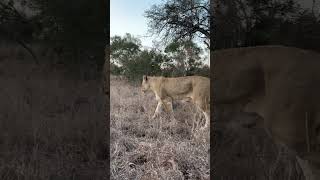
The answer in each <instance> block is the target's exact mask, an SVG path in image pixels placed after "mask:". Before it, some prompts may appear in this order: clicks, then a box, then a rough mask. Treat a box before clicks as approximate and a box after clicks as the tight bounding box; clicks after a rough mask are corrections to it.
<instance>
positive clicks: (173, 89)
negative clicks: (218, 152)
mask: <svg viewBox="0 0 320 180" xmlns="http://www.w3.org/2000/svg"><path fill="white" fill-rule="evenodd" d="M141 90H142V92H145V91H147V90H151V91H153V92H154V94H155V96H156V100H157V101H158V105H157V108H156V110H155V112H154V114H153V116H152V118H155V117H156V116H157V115H158V114H159V110H160V106H162V105H163V107H164V109H165V110H166V111H167V113H171V114H172V113H173V109H172V101H173V100H188V101H191V102H192V103H193V104H195V105H196V106H197V107H198V108H199V109H200V110H201V111H202V112H203V114H204V116H205V119H206V123H205V125H204V127H203V128H207V127H208V125H209V123H210V79H209V78H206V77H201V76H185V77H175V78H166V77H161V76H160V77H154V76H143V80H142V87H141Z"/></svg>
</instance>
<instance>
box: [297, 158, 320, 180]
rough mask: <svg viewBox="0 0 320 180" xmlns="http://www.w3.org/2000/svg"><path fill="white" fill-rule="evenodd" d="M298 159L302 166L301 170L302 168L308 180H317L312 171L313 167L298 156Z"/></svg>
mask: <svg viewBox="0 0 320 180" xmlns="http://www.w3.org/2000/svg"><path fill="white" fill-rule="evenodd" d="M296 159H297V162H298V163H299V165H300V168H301V170H302V172H303V175H304V177H305V178H306V180H315V179H316V178H315V176H314V174H313V172H312V170H311V166H310V164H309V162H308V161H307V160H304V159H301V158H300V157H298V156H296Z"/></svg>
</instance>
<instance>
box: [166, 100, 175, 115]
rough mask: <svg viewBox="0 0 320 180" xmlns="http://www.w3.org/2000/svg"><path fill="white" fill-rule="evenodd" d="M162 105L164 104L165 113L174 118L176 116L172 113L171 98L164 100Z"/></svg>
mask: <svg viewBox="0 0 320 180" xmlns="http://www.w3.org/2000/svg"><path fill="white" fill-rule="evenodd" d="M164 106H165V109H166V111H167V113H168V114H169V115H170V116H171V118H173V119H174V120H175V119H176V118H175V117H174V113H173V107H172V100H170V99H167V100H165V101H164Z"/></svg>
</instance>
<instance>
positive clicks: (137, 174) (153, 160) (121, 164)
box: [110, 76, 210, 180]
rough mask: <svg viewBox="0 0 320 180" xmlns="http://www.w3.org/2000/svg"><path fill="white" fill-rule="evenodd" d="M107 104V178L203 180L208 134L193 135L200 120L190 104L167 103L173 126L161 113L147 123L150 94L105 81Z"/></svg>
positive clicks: (136, 87) (153, 104) (122, 82)
mask: <svg viewBox="0 0 320 180" xmlns="http://www.w3.org/2000/svg"><path fill="white" fill-rule="evenodd" d="M110 104H111V105H110V111H111V113H110V117H111V122H110V127H111V129H110V153H111V154H110V158H111V162H110V163H111V165H110V167H111V179H137V180H154V179H174V180H175V179H209V174H210V172H209V152H210V149H209V147H210V145H209V130H205V131H201V132H200V131H198V132H197V131H196V130H197V129H198V128H199V127H200V126H202V125H203V123H204V118H203V117H201V116H202V115H201V114H200V115H199V116H198V117H196V114H197V113H196V108H194V106H193V105H192V104H191V103H182V102H177V103H174V104H173V108H174V112H175V114H174V115H175V117H176V119H177V121H178V122H175V121H174V120H171V119H170V118H169V116H166V114H165V112H163V113H162V115H161V117H159V118H156V119H154V120H152V119H151V116H152V114H153V112H154V109H155V107H156V104H157V102H156V100H155V97H154V95H153V93H151V92H150V93H146V94H145V95H143V94H142V93H141V92H140V85H138V84H137V85H132V84H130V83H128V82H126V80H124V79H120V78H119V77H116V76H111V82H110ZM195 118H196V119H200V120H199V121H197V122H199V126H198V128H197V127H196V128H195V131H192V124H193V123H192V122H193V120H194V119H195Z"/></svg>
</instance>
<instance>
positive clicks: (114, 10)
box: [110, 0, 163, 47]
mask: <svg viewBox="0 0 320 180" xmlns="http://www.w3.org/2000/svg"><path fill="white" fill-rule="evenodd" d="M162 1H163V0H111V1H110V8H111V9H110V35H111V37H112V36H114V35H120V36H123V35H124V34H125V33H130V34H132V35H134V36H135V37H137V38H139V39H140V40H141V41H142V45H143V46H147V47H151V46H152V40H153V39H155V38H156V37H146V36H147V35H148V34H147V31H148V24H147V22H148V21H147V19H146V18H145V17H144V12H145V11H146V10H147V9H150V7H151V6H152V5H153V4H159V3H161V2H162Z"/></svg>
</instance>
